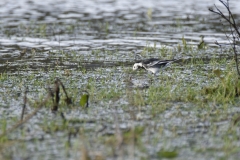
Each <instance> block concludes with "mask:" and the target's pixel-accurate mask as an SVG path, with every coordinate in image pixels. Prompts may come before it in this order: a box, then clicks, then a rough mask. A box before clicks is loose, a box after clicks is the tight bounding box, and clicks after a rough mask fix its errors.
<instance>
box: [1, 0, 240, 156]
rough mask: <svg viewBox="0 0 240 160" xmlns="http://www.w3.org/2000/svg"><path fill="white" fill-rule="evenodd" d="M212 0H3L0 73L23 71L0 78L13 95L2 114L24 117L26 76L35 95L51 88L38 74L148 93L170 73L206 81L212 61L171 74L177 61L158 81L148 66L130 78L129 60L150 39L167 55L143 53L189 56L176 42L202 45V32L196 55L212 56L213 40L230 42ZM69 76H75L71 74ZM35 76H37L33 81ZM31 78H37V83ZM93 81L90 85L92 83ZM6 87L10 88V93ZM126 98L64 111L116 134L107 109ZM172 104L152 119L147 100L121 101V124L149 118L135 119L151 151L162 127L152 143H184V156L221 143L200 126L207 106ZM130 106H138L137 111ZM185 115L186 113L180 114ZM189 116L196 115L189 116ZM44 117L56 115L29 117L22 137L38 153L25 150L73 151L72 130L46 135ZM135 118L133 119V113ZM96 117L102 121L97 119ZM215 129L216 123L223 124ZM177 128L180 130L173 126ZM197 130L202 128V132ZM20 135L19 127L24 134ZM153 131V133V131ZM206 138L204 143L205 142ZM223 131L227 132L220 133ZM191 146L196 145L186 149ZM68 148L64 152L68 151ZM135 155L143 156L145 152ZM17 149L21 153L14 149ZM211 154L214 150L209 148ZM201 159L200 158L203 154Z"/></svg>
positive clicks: (206, 125) (236, 6)
mask: <svg viewBox="0 0 240 160" xmlns="http://www.w3.org/2000/svg"><path fill="white" fill-rule="evenodd" d="M214 3H216V4H219V2H218V0H185V1H180V0H167V1H165V0H158V1H157V0H148V1H146V0H135V1H134V0H131V1H129V0H97V1H95V0H77V1H76V0H68V1H64V0H44V1H39V0H18V1H10V2H9V1H8V0H1V1H0V17H1V20H0V35H1V36H0V73H6V72H7V73H8V75H9V76H13V77H14V76H16V75H17V76H16V78H13V79H11V80H9V81H7V82H5V83H4V84H1V85H2V86H4V87H2V86H1V87H0V93H2V95H3V94H4V95H9V96H8V97H14V98H12V99H13V100H11V102H9V101H8V100H6V99H4V97H1V96H0V102H1V107H0V113H3V114H6V115H7V116H8V119H9V117H10V118H11V117H12V116H13V115H14V116H18V115H19V113H20V109H19V106H21V105H22V97H21V98H19V93H21V92H22V89H23V88H24V87H25V86H24V85H25V84H23V83H26V84H27V85H29V90H30V91H32V92H34V93H30V94H29V97H30V99H36V97H35V95H34V94H35V92H38V93H39V92H41V93H42V92H43V93H46V92H45V90H44V89H42V88H44V87H45V88H47V87H48V85H49V84H45V85H46V86H38V81H44V82H45V81H48V82H49V81H51V80H52V79H53V77H51V75H54V76H55V75H64V76H66V77H65V78H66V83H69V84H71V82H72V80H77V82H75V83H76V84H71V85H70V86H74V87H75V88H79V90H80V89H82V87H83V86H86V85H89V82H88V81H90V80H92V81H96V84H95V85H98V86H97V88H98V89H99V90H101V89H102V88H107V89H109V90H110V89H112V86H114V87H115V88H117V89H119V88H120V89H122V90H125V89H126V88H127V87H129V86H130V87H129V88H130V89H132V90H134V89H135V88H140V89H142V90H141V91H143V92H145V89H149V87H151V86H152V83H156V84H153V85H156V86H158V85H159V84H161V83H164V82H165V81H168V79H171V78H175V79H176V82H179V83H182V81H185V82H189V81H195V80H196V79H198V81H196V82H195V83H201V84H205V83H208V82H206V77H209V75H206V74H209V73H205V71H208V70H209V66H208V65H206V64H202V66H200V67H199V68H193V67H192V66H187V67H186V68H187V69H186V68H185V66H181V64H180V65H179V66H178V71H176V72H177V73H180V74H178V75H174V73H172V72H173V71H174V67H173V69H172V70H171V69H169V70H168V71H166V73H162V74H163V77H160V80H158V77H156V78H155V81H154V82H152V81H153V80H151V78H152V77H151V76H149V75H148V74H147V73H146V74H145V73H144V74H143V73H142V72H138V73H135V74H136V75H137V76H136V77H137V78H136V77H133V78H132V77H131V75H130V73H129V70H131V68H132V67H130V65H132V63H133V61H134V54H133V53H132V51H133V50H137V51H144V48H145V47H146V46H148V47H156V48H157V49H158V51H159V50H161V49H162V50H163V54H162V53H156V52H155V50H153V51H152V52H151V53H145V52H142V53H144V55H143V56H145V57H161V58H162V57H163V58H188V57H191V56H192V55H190V53H188V52H186V53H185V52H184V53H183V52H179V51H178V50H177V49H176V48H177V45H178V44H179V43H181V41H182V38H183V37H184V38H185V40H186V41H187V43H188V44H193V45H197V44H198V43H199V42H200V40H201V36H204V41H205V42H206V43H207V45H208V46H209V48H208V49H207V50H204V51H199V52H198V54H199V55H204V54H207V55H208V56H209V57H211V56H215V55H216V53H215V52H212V48H214V46H215V44H214V43H215V41H216V40H217V41H218V42H219V43H221V42H226V38H225V34H224V33H222V26H221V25H220V22H219V19H218V18H219V17H216V16H215V15H213V14H212V13H210V12H209V11H208V8H209V7H211V6H213V4H214ZM230 3H231V5H232V11H233V12H234V13H236V14H239V12H238V9H239V8H240V1H238V0H233V1H232V0H231V2H230ZM220 8H221V7H220ZM237 18H238V17H237ZM156 48H155V49H156ZM164 48H171V49H172V52H171V55H166V54H164ZM217 54H219V53H217ZM209 57H208V58H209ZM208 61H209V59H208ZM220 67H221V66H220ZM86 70H88V72H86ZM176 70H177V69H176ZM196 70H201V71H202V70H203V71H202V72H203V73H201V75H199V73H198V75H197V76H196V74H193V72H196ZM201 71H199V72H201ZM209 72H210V71H209ZM69 75H71V76H70V77H68V76H69ZM172 76H175V77H172ZM210 76H211V75H210ZM109 77H110V78H109ZM196 77H197V78H196ZM54 78H55V77H54ZM161 78H163V80H162V79H161ZM164 78H165V79H164ZM31 79H34V80H36V81H31ZM51 82H52V81H51ZM32 83H37V84H35V85H33V84H32ZM102 84H104V85H102ZM116 86H117V87H116ZM126 86H127V87H126ZM174 86H175V84H173V89H172V91H173V92H174ZM88 87H89V88H91V85H89V86H88ZM41 89H42V90H44V91H42V90H41ZM6 90H7V91H8V92H7V93H5V92H6ZM16 92H17V93H16ZM74 94H79V93H74ZM21 96H22V95H21ZM125 96H128V95H125ZM160 96H161V95H160ZM104 98H105V97H104ZM124 98H125V97H121V98H120V99H119V100H117V101H115V100H114V99H113V100H112V99H111V100H109V102H107V103H106V104H105V103H103V102H102V101H100V102H99V101H97V100H95V99H94V100H92V101H93V102H91V103H92V104H91V105H93V106H94V107H93V108H91V109H92V110H91V112H89V113H87V114H86V113H83V112H80V111H79V110H77V111H76V110H71V111H69V113H66V116H67V118H79V117H80V118H82V119H84V120H86V119H90V120H93V123H87V122H86V123H84V124H79V125H80V126H82V127H86V128H87V129H89V128H90V130H91V132H90V136H92V137H96V136H98V135H96V134H95V132H96V130H101V129H102V128H104V129H102V133H100V132H99V134H102V135H113V134H114V130H115V128H114V127H113V124H112V123H114V122H113V120H112V119H111V116H109V115H110V114H112V112H113V109H112V106H118V105H119V104H123V105H124V107H126V105H127V106H128V105H129V103H130V102H128V101H126V98H125V99H124ZM19 99H20V100H19ZM129 101H130V100H129ZM135 101H136V100H135ZM137 101H138V100H137ZM9 103H10V104H9ZM167 103H168V102H167ZM164 105H165V104H164ZM170 105H171V107H169V108H168V111H167V112H164V113H162V114H159V115H157V116H159V117H157V120H156V121H155V120H152V121H151V116H150V117H149V115H151V114H149V112H151V111H149V108H150V106H149V105H146V106H144V109H141V108H140V109H139V108H137V107H136V108H127V110H126V109H125V110H124V107H123V108H121V107H119V111H118V112H119V115H120V118H122V119H121V120H122V121H121V122H120V123H121V127H122V128H123V129H126V128H132V127H133V126H129V125H130V124H129V122H132V121H133V119H134V120H139V119H144V120H146V124H145V122H144V123H143V122H142V121H134V124H135V123H136V124H137V125H140V126H141V125H144V126H148V127H149V128H148V129H149V130H148V131H146V132H147V133H146V135H147V136H145V137H144V138H143V139H144V140H143V142H147V143H146V145H147V147H146V148H147V149H146V150H147V151H149V153H151V154H150V155H152V153H153V152H154V153H155V152H156V148H153V146H151V141H154V140H155V139H157V140H159V139H160V138H159V133H160V132H163V133H161V134H162V135H163V136H165V137H163V138H162V139H164V140H162V141H159V142H154V144H155V143H158V144H157V145H158V146H160V147H158V148H161V147H162V146H164V147H165V146H167V145H170V146H174V147H176V148H177V147H178V148H183V149H185V150H184V152H182V153H181V154H184V156H182V155H180V156H182V157H184V159H186V156H191V157H194V158H195V150H194V151H191V149H192V144H195V143H198V144H199V146H200V147H201V146H203V149H202V148H201V149H202V150H205V149H206V148H207V147H208V145H209V144H211V145H213V146H214V147H216V144H215V141H213V142H212V141H211V140H210V141H208V140H209V139H210V138H211V135H210V134H209V135H202V134H201V133H202V132H203V133H204V134H205V133H206V132H208V131H209V132H210V129H209V128H210V127H209V126H210V124H211V123H212V122H209V121H206V122H199V117H200V116H202V115H203V114H204V115H207V116H209V113H208V111H205V110H204V111H201V113H199V111H196V110H197V109H195V111H192V110H193V108H194V107H193V106H192V104H190V105H189V104H186V103H178V102H177V103H176V102H174V104H170ZM170 105H169V106H170ZM214 105H215V104H214ZM130 107H132V106H130ZM161 107H162V106H161ZM216 107H217V106H216ZM29 108H30V107H29ZM182 109H183V111H182ZM235 110H238V109H237V108H234V109H232V110H231V112H230V113H234V112H235ZM131 112H134V114H135V113H137V114H136V116H135V115H134V114H132V113H131ZM142 112H144V114H142ZM179 115H184V116H183V117H180V116H179ZM185 115H190V116H189V117H185ZM46 117H47V118H49V117H50V118H51V117H52V113H49V112H48V110H47V109H46V110H44V111H43V114H39V115H37V116H36V117H34V118H33V120H32V121H30V122H29V123H28V124H26V126H27V129H26V130H28V133H26V134H27V135H28V136H26V139H24V141H25V140H26V141H28V144H27V145H26V146H27V149H26V150H27V151H33V149H32V146H34V147H36V148H37V149H38V152H36V153H35V152H33V153H26V155H30V157H31V156H34V157H37V159H38V158H39V157H42V155H41V154H43V152H44V155H45V157H44V158H46V159H52V157H54V158H56V157H58V158H59V157H60V158H59V159H65V158H63V157H67V156H66V155H65V146H64V145H63V144H64V143H65V138H66V137H64V136H63V135H61V134H62V133H59V135H54V136H53V135H49V134H46V133H45V132H44V131H43V129H42V128H41V126H39V125H38V123H43V122H42V121H44V120H45V118H46ZM132 117H134V118H133V119H132ZM1 118H2V117H1ZM50 118H49V119H50ZM54 118H55V117H54ZM54 118H53V119H54ZM169 119H170V120H169ZM54 120H55V119H54ZM148 120H149V121H148ZM95 121H96V123H94V122H95ZM97 122H99V123H97ZM103 122H104V123H103ZM223 122H224V121H223ZM44 123H45V122H44ZM100 123H103V124H100ZM105 123H106V124H105ZM142 123H143V124H142ZM219 123H221V122H219ZM224 124H226V123H224ZM8 125H9V126H10V125H11V124H8ZM104 125H106V126H104ZM126 126H127V127H126ZM226 126H227V125H225V126H224V127H225V128H222V129H221V128H220V127H221V126H219V128H220V131H222V130H223V131H224V132H225V131H226V130H227V129H226V128H227V127H226ZM177 127H178V128H177ZM217 127H218V126H217ZM217 127H216V128H217ZM32 128H33V129H32ZM99 128H100V129H99ZM105 128H106V129H105ZM156 128H158V129H159V130H157V129H156ZM161 128H164V130H163V131H160V129H161ZM172 128H173V129H172ZM176 128H177V129H176ZM216 128H214V129H215V130H217V129H216ZM84 129H85V128H84ZM172 130H177V131H176V132H175V133H174V132H173V131H172ZM217 131H219V130H217ZM36 132H37V133H36ZM213 132H214V131H213ZM176 133H177V134H178V135H183V136H182V137H177V138H176V135H174V134H176ZM197 133H200V134H199V135H197ZM211 133H212V132H211ZM21 134H22V133H19V135H21ZM57 134H58V133H57ZM188 134H189V135H194V136H196V137H194V138H195V139H194V138H191V137H190V138H189V136H188ZM213 134H216V133H213ZM42 135H44V136H42ZM150 135H151V136H152V137H153V138H152V137H151V138H149V137H150ZM162 135H161V136H162ZM65 136H66V135H65ZM197 136H200V137H197ZM202 136H204V137H202ZM29 137H30V138H29ZM31 137H34V138H36V139H37V140H39V141H42V140H43V139H44V140H43V142H41V143H40V144H36V143H34V142H33V141H35V139H34V138H33V139H34V140H32V139H31ZM43 137H44V138H43ZM56 137H57V138H56ZM59 137H60V138H59ZM169 137H170V138H172V140H170V141H171V142H169V143H168V144H167V145H166V144H165V140H166V139H168V138H169ZM209 137H210V138H209ZM154 138H155V139H154ZM202 138H204V140H205V141H206V143H205V141H204V142H203V141H202ZM218 138H219V139H221V137H218ZM29 139H30V140H29ZM62 139H64V140H62ZM219 139H218V140H219ZM63 141H64V142H63ZM149 141H150V145H149ZM195 141H196V142H195ZM188 142H189V144H188ZM37 143H38V141H37ZM93 143H94V144H95V142H93ZM152 143H153V142H152ZM49 144H50V145H49ZM38 145H40V146H38ZM41 145H42V146H41ZM97 145H98V144H97ZM188 145H189V146H190V149H189V148H187V147H189V146H188ZM99 146H100V150H103V151H104V152H108V151H106V149H105V148H104V146H102V145H101V144H100V145H99ZM48 147H49V148H50V149H49V148H48ZM97 147H98V146H97ZM144 147H145V146H144ZM167 147H168V146H167ZM204 147H205V148H204ZM214 147H213V148H214ZM13 150H14V147H13ZM16 150H18V149H16ZM59 150H60V151H59ZM62 150H64V151H63V152H62ZM216 150H217V149H216ZM73 152H74V151H73ZM136 152H137V151H136ZM193 152H194V153H193ZM74 153H75V152H74ZM22 154H25V153H22ZM22 154H21V155H22ZM31 154H34V155H31ZM137 154H138V155H141V154H142V153H137ZM221 154H222V153H221ZM14 155H19V154H18V153H15V154H14ZM24 156H25V155H23V157H24ZM76 157H77V158H76V159H79V152H77V154H76ZM140 157H141V156H140ZM208 157H211V155H210V156H208ZM68 158H69V157H68ZM70 158H71V159H74V158H75V157H74V156H73V155H71V156H70ZM148 158H149V157H148ZM151 158H152V157H151ZM197 158H198V159H202V157H197ZM14 159H21V156H20V158H19V157H14ZM23 159H24V158H23Z"/></svg>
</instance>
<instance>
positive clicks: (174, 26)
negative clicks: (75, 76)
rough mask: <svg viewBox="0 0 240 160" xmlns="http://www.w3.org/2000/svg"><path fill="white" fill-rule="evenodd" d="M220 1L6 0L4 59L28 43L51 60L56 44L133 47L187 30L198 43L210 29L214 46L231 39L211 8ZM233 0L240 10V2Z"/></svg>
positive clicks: (176, 37) (172, 41)
mask: <svg viewBox="0 0 240 160" xmlns="http://www.w3.org/2000/svg"><path fill="white" fill-rule="evenodd" d="M214 3H216V4H219V2H218V1H217V0H210V1H209V0H197V1H191V0H188V1H178V0H169V1H155V0H149V1H144V0H138V1H127V0H117V1H116V0H113V1H111V0H107V1H74V0H69V1H62V0H57V1H44V2H41V1H37V0H35V1H29V0H19V1H12V2H9V1H1V2H0V15H1V31H0V32H1V37H0V56H1V63H4V62H6V61H14V60H15V58H16V57H17V56H21V54H20V53H21V52H22V50H24V49H26V48H27V49H33V48H34V49H36V50H39V51H41V52H43V53H44V54H39V55H38V57H41V56H44V57H42V59H45V60H47V58H48V56H49V55H48V51H53V50H68V51H89V52H91V50H114V49H119V50H122V51H126V52H128V53H129V51H131V50H133V49H141V48H143V47H145V46H146V44H148V45H149V46H153V44H154V43H156V45H155V46H156V47H158V48H160V47H161V46H162V45H167V46H176V45H177V44H178V43H180V42H181V39H182V37H183V36H184V37H185V39H186V40H187V41H188V42H189V43H191V44H198V43H199V41H200V39H201V38H200V36H201V35H204V37H205V38H204V40H205V42H206V43H207V44H208V45H209V46H214V45H215V44H214V43H215V41H216V40H218V42H220V43H221V42H225V41H226V39H225V34H224V33H221V32H219V31H217V30H216V28H217V27H216V25H217V26H219V21H218V20H217V21H216V17H214V16H213V15H212V13H210V12H209V11H208V8H209V7H211V6H213V4H214ZM231 5H232V6H233V7H232V8H233V12H234V11H235V12H236V11H237V8H238V7H237V6H239V5H240V2H239V1H237V0H235V1H231ZM236 13H237V12H236ZM37 54H38V53H37ZM45 56H46V57H45ZM25 57H26V56H23V57H22V58H25ZM130 58H132V57H130ZM33 59H34V57H33ZM118 59H119V57H118ZM26 61H27V59H26ZM2 65H3V64H2ZM2 65H1V66H2ZM18 65H21V64H20V63H18ZM1 70H2V71H3V69H1Z"/></svg>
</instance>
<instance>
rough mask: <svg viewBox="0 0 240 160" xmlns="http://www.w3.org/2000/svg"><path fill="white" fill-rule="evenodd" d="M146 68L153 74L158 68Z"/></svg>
mask: <svg viewBox="0 0 240 160" xmlns="http://www.w3.org/2000/svg"><path fill="white" fill-rule="evenodd" d="M147 70H148V71H150V72H152V73H153V74H156V73H158V72H159V70H160V69H159V68H148V69H147Z"/></svg>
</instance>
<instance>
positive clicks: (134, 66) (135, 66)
mask: <svg viewBox="0 0 240 160" xmlns="http://www.w3.org/2000/svg"><path fill="white" fill-rule="evenodd" d="M139 67H142V63H135V64H134V65H133V70H134V71H135V70H137V69H138V68H139Z"/></svg>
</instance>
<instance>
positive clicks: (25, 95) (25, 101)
mask: <svg viewBox="0 0 240 160" xmlns="http://www.w3.org/2000/svg"><path fill="white" fill-rule="evenodd" d="M27 92H28V88H26V89H25V92H24V97H23V108H22V114H21V121H22V120H23V117H24V113H25V108H26V103H27Z"/></svg>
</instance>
